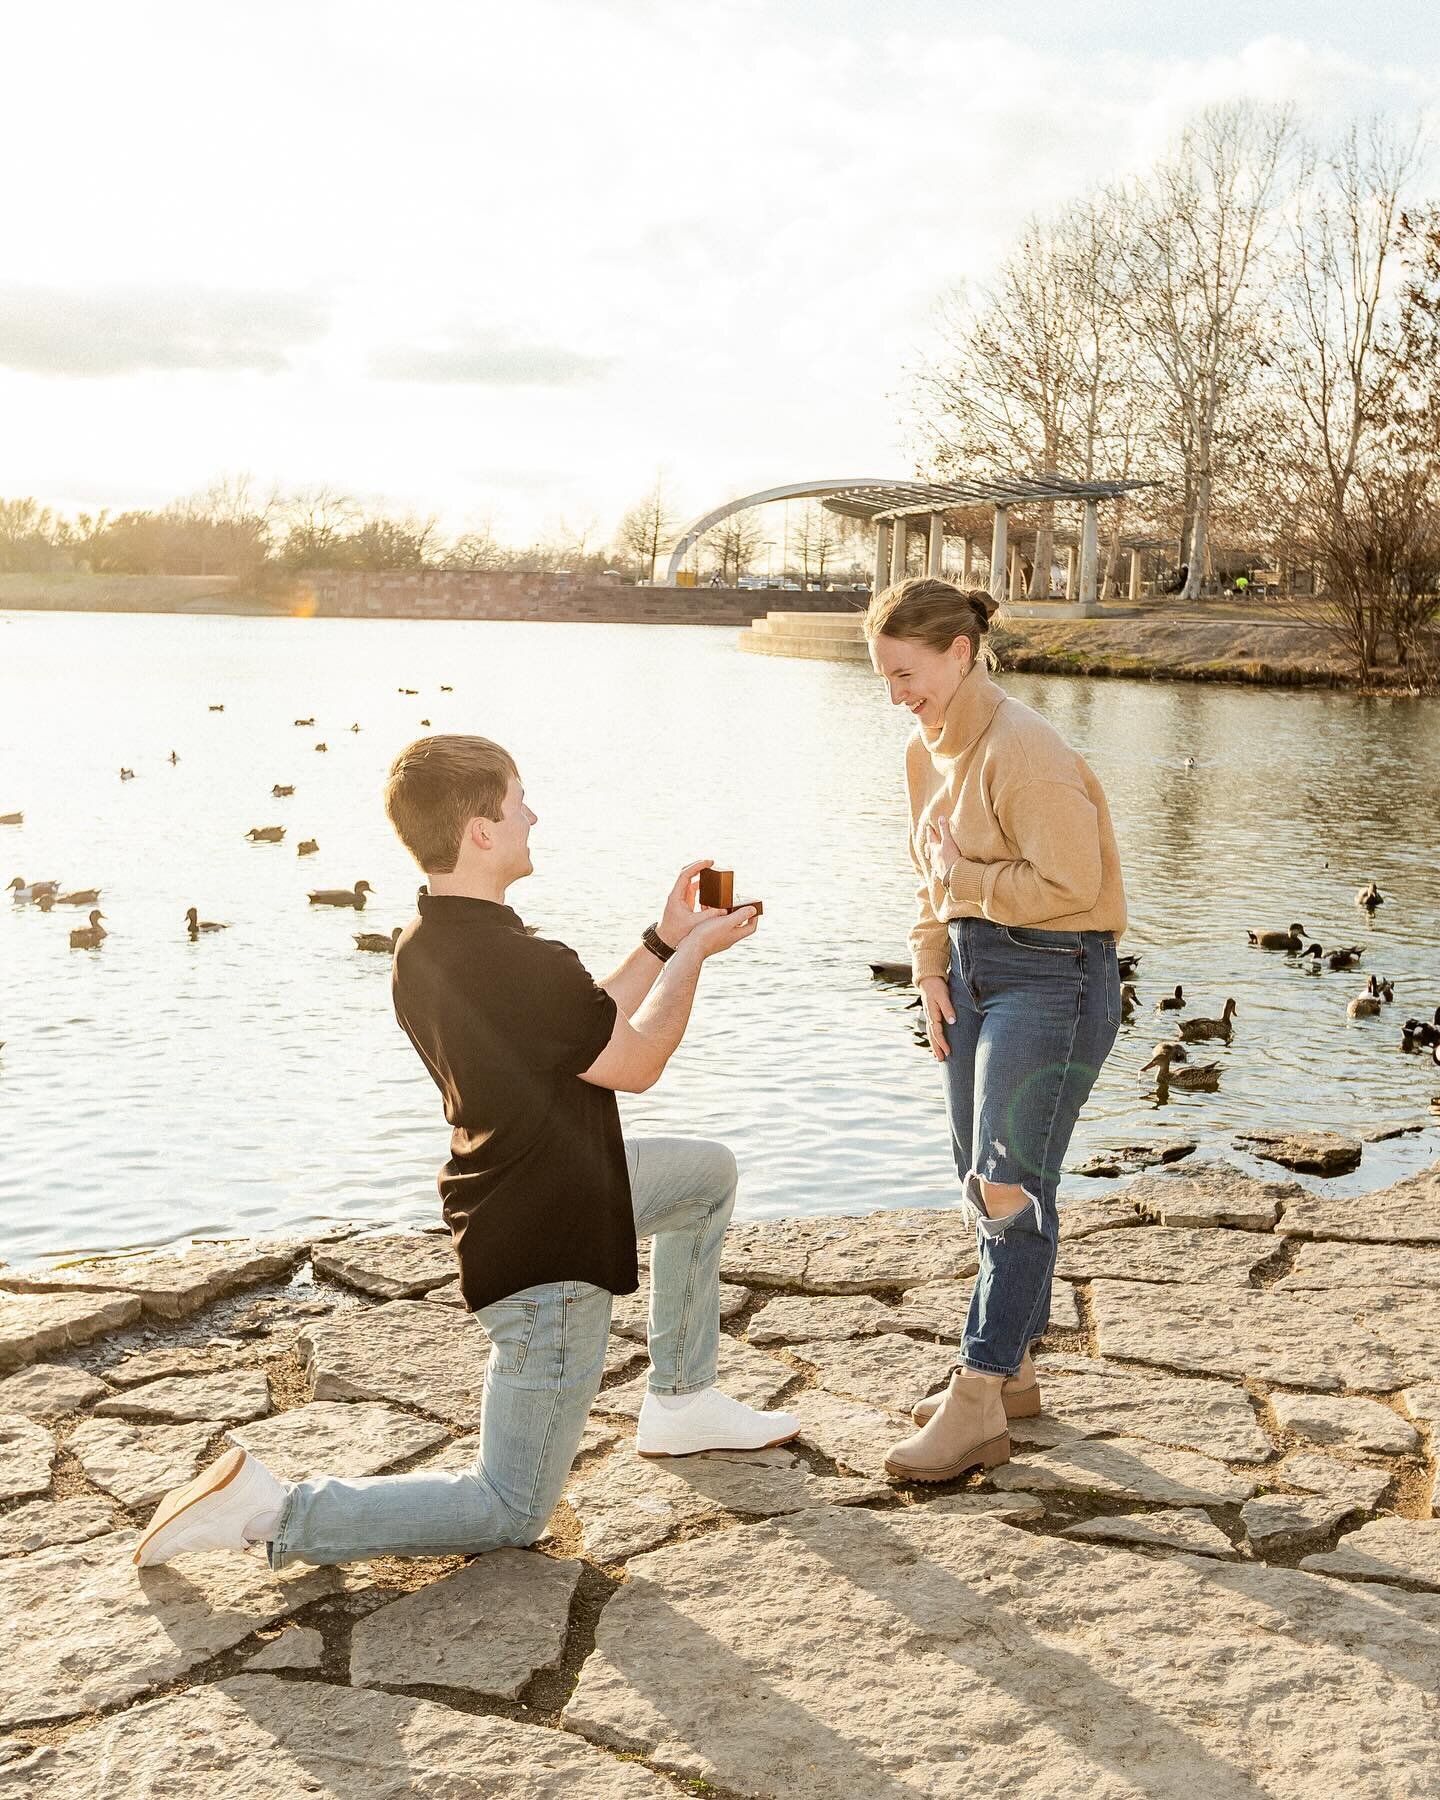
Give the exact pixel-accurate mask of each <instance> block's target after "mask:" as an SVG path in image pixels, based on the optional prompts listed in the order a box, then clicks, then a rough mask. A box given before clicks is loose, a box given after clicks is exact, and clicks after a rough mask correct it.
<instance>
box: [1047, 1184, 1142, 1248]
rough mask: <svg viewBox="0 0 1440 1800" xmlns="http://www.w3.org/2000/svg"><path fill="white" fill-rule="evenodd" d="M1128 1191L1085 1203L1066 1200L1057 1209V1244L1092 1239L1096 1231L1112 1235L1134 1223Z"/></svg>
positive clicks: (1134, 1217)
mask: <svg viewBox="0 0 1440 1800" xmlns="http://www.w3.org/2000/svg"><path fill="white" fill-rule="evenodd" d="M1136 1216H1137V1214H1136V1208H1135V1202H1134V1201H1133V1200H1132V1199H1131V1198H1130V1190H1129V1189H1128V1188H1125V1189H1122V1190H1121V1191H1120V1192H1119V1193H1109V1194H1096V1195H1094V1196H1093V1197H1092V1198H1090V1199H1088V1200H1068V1201H1066V1202H1065V1203H1064V1205H1062V1206H1061V1208H1060V1242H1061V1243H1062V1244H1065V1243H1069V1242H1070V1241H1071V1240H1072V1239H1073V1238H1087V1237H1093V1236H1094V1235H1095V1233H1096V1232H1097V1231H1115V1230H1118V1229H1119V1228H1121V1227H1122V1226H1125V1225H1133V1224H1134V1223H1135V1220H1136Z"/></svg>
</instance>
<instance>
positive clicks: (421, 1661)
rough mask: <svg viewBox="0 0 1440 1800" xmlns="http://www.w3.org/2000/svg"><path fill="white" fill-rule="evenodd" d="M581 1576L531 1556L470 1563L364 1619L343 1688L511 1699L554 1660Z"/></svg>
mask: <svg viewBox="0 0 1440 1800" xmlns="http://www.w3.org/2000/svg"><path fill="white" fill-rule="evenodd" d="M582 1567H583V1565H582V1564H581V1563H580V1562H578V1561H576V1560H575V1559H573V1558H569V1557H567V1558H563V1559H562V1558H559V1557H551V1556H542V1555H541V1554H540V1553H539V1552H538V1551H535V1550H492V1551H490V1552H489V1554H488V1555H485V1556H480V1557H477V1558H476V1559H475V1561H474V1562H471V1563H467V1564H466V1565H465V1566H464V1567H463V1568H460V1569H456V1570H454V1571H453V1573H451V1574H449V1575H445V1576H442V1577H441V1579H440V1580H439V1581H432V1582H431V1583H430V1584H429V1585H428V1586H427V1587H422V1588H418V1589H416V1591H415V1592H414V1593H410V1594H406V1595H404V1596H403V1597H402V1598H401V1599H399V1600H393V1601H392V1602H391V1603H390V1605H389V1606H382V1607H381V1608H380V1609H379V1611H378V1612H373V1613H371V1614H370V1615H369V1616H368V1617H367V1618H364V1619H361V1620H360V1621H359V1623H358V1624H357V1625H356V1626H355V1629H354V1632H353V1634H352V1636H351V1639H350V1680H351V1682H352V1684H353V1685H354V1686H356V1687H420V1686H425V1687H446V1688H458V1689H459V1690H461V1691H462V1692H464V1693H469V1694H484V1695H487V1696H488V1697H490V1698H491V1699H497V1700H514V1699H517V1698H518V1697H519V1694H520V1690H521V1689H522V1688H523V1687H524V1686H525V1684H526V1683H527V1682H528V1681H529V1680H530V1678H531V1677H532V1676H533V1675H535V1674H536V1673H537V1672H538V1671H539V1670H541V1669H552V1668H554V1667H555V1665H556V1663H558V1662H559V1660H560V1657H561V1654H562V1652H563V1651H564V1648H565V1632H566V1627H567V1625H568V1623H569V1619H570V1602H571V1601H572V1600H573V1599H574V1597H575V1589H576V1586H577V1584H578V1583H579V1580H580V1571H581V1568H582Z"/></svg>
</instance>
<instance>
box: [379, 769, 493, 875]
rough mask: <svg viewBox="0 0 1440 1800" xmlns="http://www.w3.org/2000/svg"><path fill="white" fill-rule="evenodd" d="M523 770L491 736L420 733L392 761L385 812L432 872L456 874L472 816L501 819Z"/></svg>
mask: <svg viewBox="0 0 1440 1800" xmlns="http://www.w3.org/2000/svg"><path fill="white" fill-rule="evenodd" d="M519 774H520V771H519V770H518V769H517V768H516V767H515V759H514V757H513V756H511V754H510V752H509V751H508V750H502V749H501V747H500V746H499V744H492V743H491V741H490V739H489V738H483V737H458V736H455V735H446V736H443V737H424V738H416V740H415V742H414V743H413V744H407V745H406V746H405V748H404V749H403V750H402V751H401V752H400V754H399V755H398V756H397V757H396V758H395V760H394V762H393V763H391V765H390V773H389V775H388V776H386V778H385V812H386V815H387V816H388V818H389V820H390V823H391V824H392V825H393V826H394V827H395V830H396V832H397V834H398V835H399V838H400V842H401V843H402V844H404V846H405V848H406V849H407V850H408V851H409V852H410V854H411V855H412V856H413V857H414V858H415V860H416V862H417V863H419V865H420V867H421V868H422V869H423V870H424V871H425V873H426V874H427V875H451V874H453V873H454V870H455V865H456V863H457V862H458V861H459V859H460V846H461V844H462V843H463V842H464V841H465V827H466V825H467V824H468V823H469V822H470V820H471V819H498V818H499V817H500V815H501V813H502V812H503V811H504V808H505V790H506V789H507V788H508V787H509V785H510V782H511V780H512V779H515V778H518V776H519Z"/></svg>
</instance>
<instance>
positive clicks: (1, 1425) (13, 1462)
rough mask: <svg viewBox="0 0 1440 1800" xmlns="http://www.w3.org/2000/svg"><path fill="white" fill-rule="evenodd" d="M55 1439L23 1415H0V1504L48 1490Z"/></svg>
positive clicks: (27, 1497) (42, 1427)
mask: <svg viewBox="0 0 1440 1800" xmlns="http://www.w3.org/2000/svg"><path fill="white" fill-rule="evenodd" d="M54 1457H55V1436H54V1433H53V1432H50V1431H47V1430H46V1429H45V1427H44V1426H43V1425H41V1424H38V1423H37V1422H36V1421H35V1420H34V1419H27V1418H26V1417H25V1415H24V1414H23V1413H0V1502H5V1501H8V1500H29V1499H31V1498H32V1497H33V1496H34V1495H36V1494H45V1493H48V1492H49V1490H50V1464H51V1463H52V1461H53V1460H54Z"/></svg>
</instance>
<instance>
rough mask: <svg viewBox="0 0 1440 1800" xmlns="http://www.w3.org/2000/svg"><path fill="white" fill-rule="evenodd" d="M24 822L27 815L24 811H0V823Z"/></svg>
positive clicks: (18, 823)
mask: <svg viewBox="0 0 1440 1800" xmlns="http://www.w3.org/2000/svg"><path fill="white" fill-rule="evenodd" d="M24 823H25V815H24V813H23V812H18V813H0V825H23V824H24Z"/></svg>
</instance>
